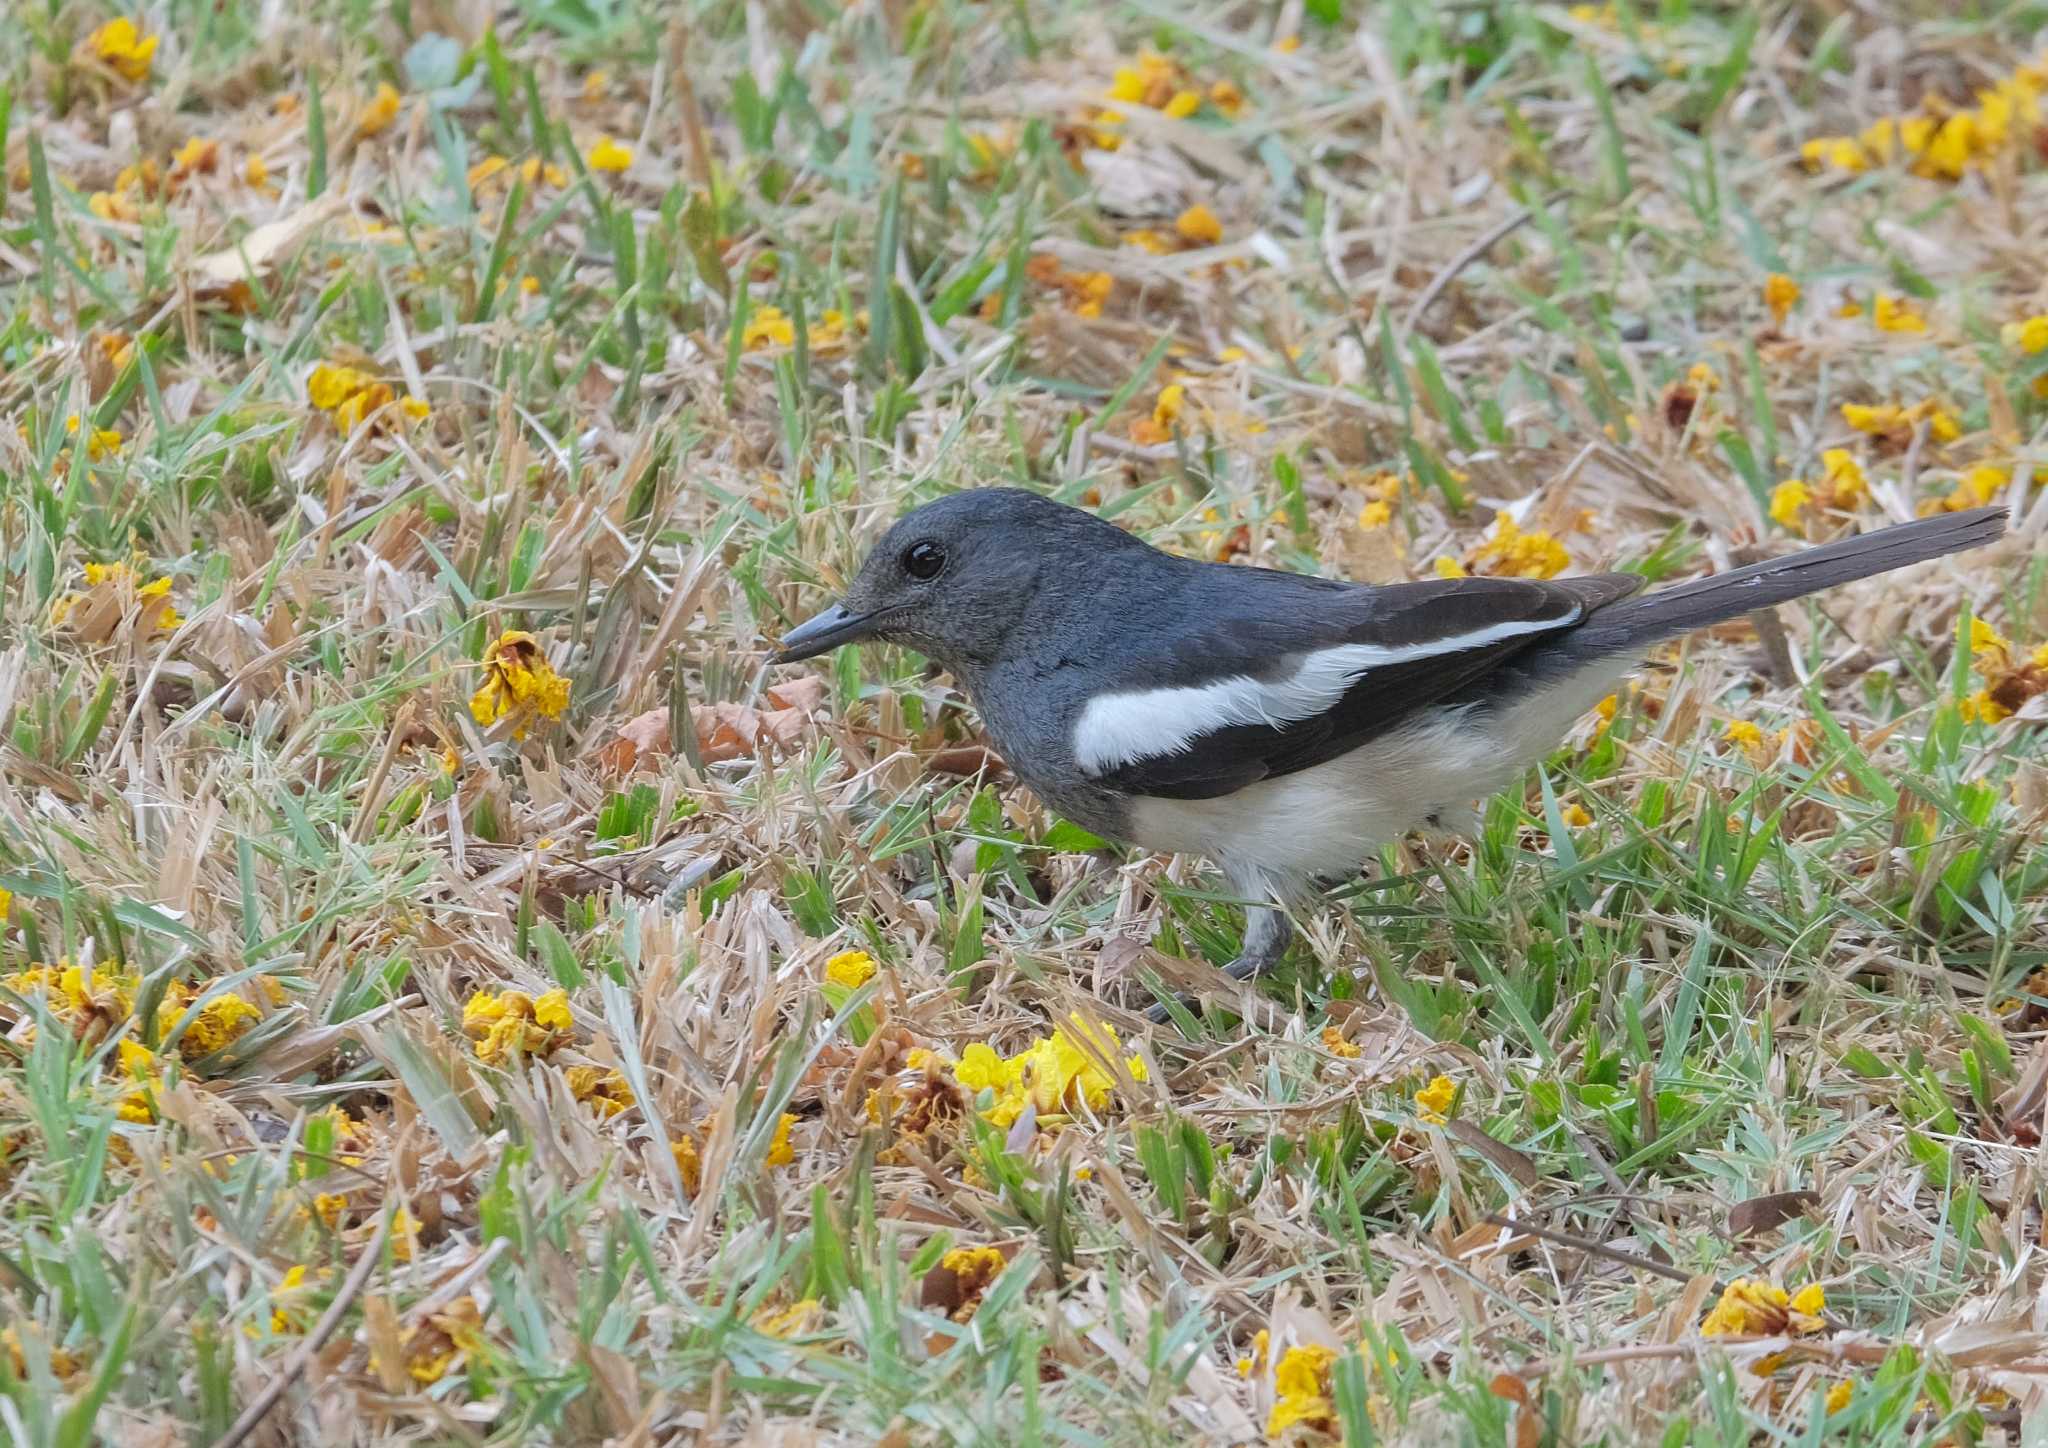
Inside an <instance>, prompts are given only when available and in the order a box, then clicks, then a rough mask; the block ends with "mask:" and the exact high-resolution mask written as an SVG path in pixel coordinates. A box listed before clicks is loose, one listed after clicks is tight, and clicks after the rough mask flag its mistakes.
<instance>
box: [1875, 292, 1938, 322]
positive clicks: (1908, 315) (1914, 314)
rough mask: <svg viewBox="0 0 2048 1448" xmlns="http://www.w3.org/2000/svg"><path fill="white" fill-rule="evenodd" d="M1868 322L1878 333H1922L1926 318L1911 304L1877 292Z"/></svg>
mask: <svg viewBox="0 0 2048 1448" xmlns="http://www.w3.org/2000/svg"><path fill="white" fill-rule="evenodd" d="M1870 320H1871V321H1872V322H1874V323H1876V324H1877V330H1878V331H1880V332H1924V331H1926V330H1927V318H1926V317H1924V316H1922V315H1921V314H1920V311H1919V309H1918V308H1917V307H1915V306H1914V305H1913V304H1912V303H1911V302H1909V301H1907V300H1905V299H1904V298H1903V297H1895V296H1893V295H1891V293H1889V292H1879V293H1878V294H1877V300H1876V301H1875V302H1873V303H1872V304H1871V309H1870Z"/></svg>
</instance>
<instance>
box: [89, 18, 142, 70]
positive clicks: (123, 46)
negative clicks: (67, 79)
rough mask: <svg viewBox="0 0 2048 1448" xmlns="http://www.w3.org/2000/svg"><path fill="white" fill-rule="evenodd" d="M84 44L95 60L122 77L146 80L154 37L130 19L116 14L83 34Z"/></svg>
mask: <svg viewBox="0 0 2048 1448" xmlns="http://www.w3.org/2000/svg"><path fill="white" fill-rule="evenodd" d="M85 46H86V49H87V51H88V52H89V53H90V54H91V55H92V56H93V57H94V58H95V59H97V60H100V61H103V62H105V63H106V64H107V65H108V66H109V67H110V68H111V69H112V70H113V71H114V72H115V73H116V74H118V75H119V76H120V77H121V78H122V79H123V80H130V81H143V80H147V79H149V67H150V63H151V62H152V61H153V60H154V59H155V57H156V47H157V37H156V36H154V35H144V34H143V33H142V30H141V27H139V26H138V25H136V23H135V22H134V21H133V20H130V19H129V18H128V17H127V16H125V15H118V16H116V17H115V18H114V19H112V20H109V21H107V22H106V24H104V25H102V26H100V28H99V29H97V30H95V31H93V33H92V34H91V35H89V36H87V37H86V41H85Z"/></svg>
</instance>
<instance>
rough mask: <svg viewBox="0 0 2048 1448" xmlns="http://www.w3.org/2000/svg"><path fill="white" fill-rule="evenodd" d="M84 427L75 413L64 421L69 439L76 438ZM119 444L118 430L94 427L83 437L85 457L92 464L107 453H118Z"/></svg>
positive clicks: (120, 440)
mask: <svg viewBox="0 0 2048 1448" xmlns="http://www.w3.org/2000/svg"><path fill="white" fill-rule="evenodd" d="M84 426H85V424H84V423H83V422H82V421H81V420H80V418H79V416H78V414H77V413H75V412H74V413H72V414H71V415H70V416H69V417H67V418H65V419H64V431H65V433H66V435H68V436H70V437H77V436H78V433H79V429H81V428H82V427H84ZM121 442H122V438H121V432H120V429H118V428H112V427H95V428H93V429H91V430H90V431H89V432H87V433H86V435H85V455H86V457H87V458H89V459H91V460H92V461H93V462H98V461H99V460H100V459H101V458H103V457H105V456H106V455H107V454H108V453H112V452H118V451H120V448H121Z"/></svg>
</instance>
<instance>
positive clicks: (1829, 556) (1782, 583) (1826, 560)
mask: <svg viewBox="0 0 2048 1448" xmlns="http://www.w3.org/2000/svg"><path fill="white" fill-rule="evenodd" d="M2005 520H2006V510H2005V508H2003V507H1991V508H1975V509H1972V510H1971V511H1969V512H1967V513H1941V514H1937V515H1935V516H1933V517H1931V518H1917V519H1915V520H1914V521H1913V522H1911V523H1901V524H1899V525H1898V526H1896V527H1893V528H1882V529H1879V530H1878V531H1877V532H1875V533H1864V534H1862V535H1860V536H1858V537H1855V538H1843V539H1840V540H1838V541H1837V542H1834V543H1824V544H1822V545H1821V546H1820V547H1818V548H1808V549H1805V550H1804V551H1803V552H1799V553H1791V554H1787V555H1786V556H1785V557H1783V558H1771V559H1767V560H1765V561H1764V562H1762V563H1752V564H1750V565H1749V566H1748V567H1746V568H1737V569H1734V570H1732V571H1731V572H1728V573H1717V574H1715V575H1714V576H1713V577H1711V578H1696V579H1694V580H1693V581H1692V582H1690V583H1682V584H1680V585H1679V586H1678V587H1676V588H1667V589H1664V590H1663V591H1662V592H1659V593H1652V594H1649V595H1648V596H1646V597H1637V598H1631V599H1624V600H1622V601H1620V602H1617V603H1612V604H1609V605H1608V606H1607V607H1605V608H1603V609H1600V610H1598V611H1597V612H1595V613H1594V615H1593V616H1592V617H1591V618H1589V619H1587V620H1586V622H1585V623H1584V624H1582V625H1581V626H1579V627H1578V628H1576V629H1573V630H1572V631H1571V633H1570V634H1568V635H1566V636H1565V638H1564V639H1562V640H1560V643H1562V644H1564V645H1565V647H1566V648H1567V649H1568V651H1569V652H1570V653H1572V654H1573V655H1575V656H1577V657H1578V658H1581V659H1585V660H1589V661H1590V660H1593V659H1597V658H1601V657H1604V656H1606V655H1610V654H1623V653H1635V652H1637V651H1639V650H1642V649H1645V648H1648V647H1649V646H1650V645H1652V644H1655V643H1658V642H1661V641H1662V640H1664V639H1668V638H1675V637H1677V636H1678V635H1679V634H1683V633H1690V632H1692V630H1694V629H1697V628H1705V627H1706V626H1707V625H1709V624H1715V623H1720V622H1721V621H1722V620H1723V619H1730V618H1735V617H1737V616H1739V615H1741V614H1745V613H1749V612H1751V611H1752V610H1754V609H1759V608H1769V607H1770V606H1771V605H1772V604H1776V603H1784V602H1786V601H1788V600H1790V599H1794V598H1804V597H1805V596H1806V595H1807V594H1809V593H1818V592H1820V591H1821V590H1822V589H1824V588H1833V587H1834V586H1835V585H1836V584H1838V583H1853V582H1855V581H1856V580H1857V579H1859V578H1869V577H1871V576H1872V575H1873V574H1878V573H1889V572H1890V571H1891V570H1892V569H1894V568H1904V567H1906V566H1907V565H1908V564H1912V563H1924V562H1926V561H1927V560H1928V559H1930V558H1940V557H1943V556H1944V555H1946V554H1950V553H1961V552H1964V551H1965V550H1967V549H1971V548H1981V547H1983V546H1984V545H1985V544H1986V543H1995V542H1997V541H1998V540H1999V539H2000V538H2001V537H2003V536H2004V535H2005Z"/></svg>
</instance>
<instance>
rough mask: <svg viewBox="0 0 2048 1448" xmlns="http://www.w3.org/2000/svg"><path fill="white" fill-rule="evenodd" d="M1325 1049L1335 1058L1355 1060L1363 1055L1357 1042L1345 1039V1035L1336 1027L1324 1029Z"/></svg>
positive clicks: (1325, 1027)
mask: <svg viewBox="0 0 2048 1448" xmlns="http://www.w3.org/2000/svg"><path fill="white" fill-rule="evenodd" d="M1323 1049H1324V1050H1325V1051H1328V1052H1329V1053H1330V1054H1331V1055H1333V1056H1342V1057H1343V1058H1344V1059H1346V1060H1353V1059H1355V1058H1356V1057H1358V1056H1359V1055H1361V1054H1363V1053H1362V1052H1361V1051H1360V1050H1359V1049H1358V1046H1357V1044H1356V1043H1355V1042H1352V1041H1348V1040H1346V1039H1345V1038H1344V1033H1343V1032H1342V1031H1341V1030H1339V1029H1338V1028H1337V1027H1335V1026H1324V1027H1323Z"/></svg>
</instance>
